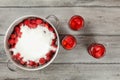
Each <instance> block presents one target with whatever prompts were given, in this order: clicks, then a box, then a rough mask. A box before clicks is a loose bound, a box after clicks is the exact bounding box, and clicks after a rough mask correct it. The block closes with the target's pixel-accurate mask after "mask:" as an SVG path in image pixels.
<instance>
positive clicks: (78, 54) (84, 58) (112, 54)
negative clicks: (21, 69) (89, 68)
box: [0, 35, 120, 63]
mask: <svg viewBox="0 0 120 80" xmlns="http://www.w3.org/2000/svg"><path fill="white" fill-rule="evenodd" d="M63 37H64V35H60V39H62V38H63ZM75 37H76V39H77V46H76V47H75V48H74V49H73V50H70V51H67V50H65V49H63V48H62V46H60V50H59V53H58V56H57V57H56V59H55V60H54V62H53V63H120V55H119V49H120V44H118V43H120V37H118V36H75ZM94 41H96V42H98V43H101V44H104V45H105V47H106V55H105V57H103V58H101V59H94V58H92V57H91V56H90V55H89V54H88V52H87V46H88V45H89V44H91V43H92V42H94ZM0 45H2V46H0V53H1V54H0V62H6V61H7V60H8V58H7V56H6V54H5V51H4V48H3V36H1V37H0Z"/></svg>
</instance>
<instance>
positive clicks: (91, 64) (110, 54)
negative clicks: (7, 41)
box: [0, 0, 120, 80]
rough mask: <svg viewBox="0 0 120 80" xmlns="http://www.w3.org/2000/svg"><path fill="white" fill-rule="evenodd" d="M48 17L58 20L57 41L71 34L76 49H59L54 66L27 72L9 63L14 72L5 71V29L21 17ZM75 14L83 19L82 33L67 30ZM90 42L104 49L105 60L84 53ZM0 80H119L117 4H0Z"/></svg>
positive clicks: (41, 0)
mask: <svg viewBox="0 0 120 80" xmlns="http://www.w3.org/2000/svg"><path fill="white" fill-rule="evenodd" d="M50 14H54V15H56V16H57V17H58V18H59V19H60V26H59V28H58V32H59V35H60V39H62V38H63V37H64V36H65V35H67V34H72V35H74V36H75V37H76V39H77V46H76V47H75V48H74V49H73V50H70V51H66V50H64V49H63V48H62V47H61V46H60V50H59V53H58V55H57V57H56V59H55V60H54V62H53V63H52V64H51V65H49V66H48V67H47V68H45V69H43V70H40V71H34V72H28V71H24V70H21V69H19V68H16V67H15V66H14V65H12V63H11V66H13V67H14V68H15V69H16V72H11V71H9V70H8V69H7V67H6V62H7V60H8V58H7V56H6V54H5V51H4V46H3V40H4V39H3V38H4V34H5V32H6V30H7V28H8V27H9V25H10V24H11V23H12V22H13V21H14V20H15V19H17V18H18V17H21V16H24V15H39V16H42V17H46V16H48V15H50ZM75 14H78V15H81V16H83V17H84V19H85V27H84V28H83V30H80V31H72V30H71V29H69V27H68V24H67V23H68V20H69V19H70V17H71V16H72V15H75ZM94 41H96V42H99V43H102V44H104V45H105V47H106V48H107V52H106V55H105V57H103V58H101V59H98V60H97V59H94V58H92V57H91V56H90V55H89V54H88V53H87V50H86V48H87V46H88V45H89V44H90V43H92V42H94ZM0 80H120V0H64V1H62V0H0Z"/></svg>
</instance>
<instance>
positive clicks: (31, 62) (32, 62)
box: [28, 60, 36, 66]
mask: <svg viewBox="0 0 120 80" xmlns="http://www.w3.org/2000/svg"><path fill="white" fill-rule="evenodd" d="M28 65H29V66H34V65H36V63H35V62H34V61H31V60H29V63H28Z"/></svg>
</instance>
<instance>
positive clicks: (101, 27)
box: [0, 7, 120, 35]
mask: <svg viewBox="0 0 120 80" xmlns="http://www.w3.org/2000/svg"><path fill="white" fill-rule="evenodd" d="M8 11H9V12H8ZM0 12H1V15H2V16H0V34H5V32H6V30H7V29H8V27H9V25H10V24H11V23H12V22H13V21H14V20H15V19H17V18H19V17H21V16H25V15H39V16H42V17H46V16H48V15H50V14H54V15H56V16H57V17H58V18H59V19H60V26H59V28H58V32H59V34H75V35H120V27H119V26H120V23H119V22H120V15H119V14H120V9H119V8H85V7H84V8H80V7H75V8H73V7H72V8H19V9H18V8H5V9H4V8H0ZM75 14H78V15H81V16H83V17H84V19H85V27H84V28H83V29H82V30H80V31H73V30H71V29H70V28H69V27H68V21H69V19H70V17H71V16H72V15H75ZM54 22H55V21H54Z"/></svg>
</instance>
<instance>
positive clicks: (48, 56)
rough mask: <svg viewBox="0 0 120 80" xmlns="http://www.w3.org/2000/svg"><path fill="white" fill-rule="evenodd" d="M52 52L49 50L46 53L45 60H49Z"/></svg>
mask: <svg viewBox="0 0 120 80" xmlns="http://www.w3.org/2000/svg"><path fill="white" fill-rule="evenodd" d="M52 56H53V54H52V53H51V52H49V53H47V54H46V61H50V60H51V58H52Z"/></svg>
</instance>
